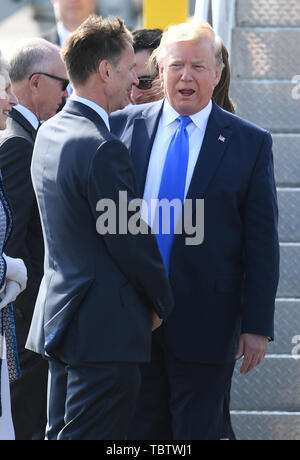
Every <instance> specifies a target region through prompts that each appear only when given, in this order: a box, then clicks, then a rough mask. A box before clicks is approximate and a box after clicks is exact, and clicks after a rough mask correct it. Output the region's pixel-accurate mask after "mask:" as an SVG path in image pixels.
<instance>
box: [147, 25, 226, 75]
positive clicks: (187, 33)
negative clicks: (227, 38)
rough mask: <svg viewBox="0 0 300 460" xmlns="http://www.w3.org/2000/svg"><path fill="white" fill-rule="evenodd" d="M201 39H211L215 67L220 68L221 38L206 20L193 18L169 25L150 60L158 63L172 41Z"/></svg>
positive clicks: (221, 63) (221, 65)
mask: <svg viewBox="0 0 300 460" xmlns="http://www.w3.org/2000/svg"><path fill="white" fill-rule="evenodd" d="M202 40H203V41H205V40H208V41H211V43H212V45H213V47H214V54H215V60H216V67H217V69H220V70H222V69H223V68H224V62H223V56H222V40H221V38H220V37H219V36H218V35H217V34H216V33H215V31H214V29H213V28H212V27H211V26H210V25H209V24H208V22H204V21H203V22H199V21H195V20H194V19H192V20H191V21H188V22H183V23H181V24H177V25H173V26H170V27H169V28H168V29H167V30H166V31H165V32H164V34H163V36H162V39H161V42H160V45H159V47H158V48H157V49H156V50H154V52H153V53H152V56H151V61H152V62H157V63H158V64H159V63H160V62H161V61H162V60H163V59H164V58H165V57H166V55H167V46H168V45H170V44H172V43H176V42H182V41H202Z"/></svg>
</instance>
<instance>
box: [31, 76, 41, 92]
mask: <svg viewBox="0 0 300 460" xmlns="http://www.w3.org/2000/svg"><path fill="white" fill-rule="evenodd" d="M39 80H40V76H39V75H33V77H32V78H31V79H30V80H29V88H30V90H31V92H35V91H36V90H37V89H38V87H39Z"/></svg>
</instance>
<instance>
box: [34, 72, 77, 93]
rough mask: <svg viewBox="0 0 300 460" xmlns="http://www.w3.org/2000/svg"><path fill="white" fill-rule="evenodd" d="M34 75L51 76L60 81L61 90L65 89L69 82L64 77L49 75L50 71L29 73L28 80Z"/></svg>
mask: <svg viewBox="0 0 300 460" xmlns="http://www.w3.org/2000/svg"><path fill="white" fill-rule="evenodd" d="M35 75H44V76H45V77H49V78H53V79H54V80H58V81H60V82H61V84H62V85H61V89H62V91H63V92H65V91H66V89H67V87H68V86H69V84H70V81H69V80H67V79H66V78H61V77H56V76H55V75H51V74H50V73H45V72H34V73H33V74H32V75H30V77H29V79H28V80H31V79H32V77H34V76H35Z"/></svg>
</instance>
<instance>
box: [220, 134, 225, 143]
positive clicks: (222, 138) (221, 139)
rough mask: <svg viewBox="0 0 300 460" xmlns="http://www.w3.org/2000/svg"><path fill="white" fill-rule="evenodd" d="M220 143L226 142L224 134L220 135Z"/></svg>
mask: <svg viewBox="0 0 300 460" xmlns="http://www.w3.org/2000/svg"><path fill="white" fill-rule="evenodd" d="M218 141H220V142H225V141H226V137H224V136H222V134H220V136H219V139H218Z"/></svg>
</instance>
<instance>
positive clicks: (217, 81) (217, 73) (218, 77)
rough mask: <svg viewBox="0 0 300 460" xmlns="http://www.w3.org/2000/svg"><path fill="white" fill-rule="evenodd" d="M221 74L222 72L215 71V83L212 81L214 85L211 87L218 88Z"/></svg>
mask: <svg viewBox="0 0 300 460" xmlns="http://www.w3.org/2000/svg"><path fill="white" fill-rule="evenodd" d="M222 72H223V70H220V69H217V70H216V76H215V81H214V84H213V87H214V88H215V87H216V86H218V84H219V82H220V80H221V76H222Z"/></svg>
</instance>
